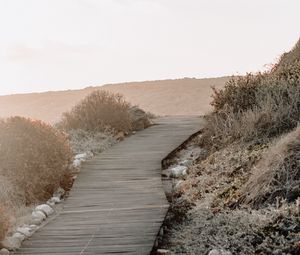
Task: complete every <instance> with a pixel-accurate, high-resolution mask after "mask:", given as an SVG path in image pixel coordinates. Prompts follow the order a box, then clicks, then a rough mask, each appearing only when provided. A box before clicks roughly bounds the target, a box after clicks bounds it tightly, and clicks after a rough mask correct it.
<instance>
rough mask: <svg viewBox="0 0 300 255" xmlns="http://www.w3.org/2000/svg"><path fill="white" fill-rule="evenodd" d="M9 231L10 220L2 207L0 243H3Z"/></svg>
mask: <svg viewBox="0 0 300 255" xmlns="http://www.w3.org/2000/svg"><path fill="white" fill-rule="evenodd" d="M8 229H9V218H8V214H7V211H6V209H5V207H4V206H0V241H2V240H3V239H4V238H5V236H6V233H7V232H8Z"/></svg>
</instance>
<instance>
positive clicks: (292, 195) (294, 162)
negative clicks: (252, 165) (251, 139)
mask: <svg viewBox="0 0 300 255" xmlns="http://www.w3.org/2000/svg"><path fill="white" fill-rule="evenodd" d="M299 159H300V127H298V128H297V129H296V130H294V131H293V132H290V133H289V134H288V135H286V136H283V137H282V138H281V139H280V140H279V141H278V142H277V143H275V144H274V145H273V147H271V148H270V150H268V151H267V152H266V153H265V154H264V156H263V157H262V159H261V161H260V162H259V163H258V165H257V166H256V169H255V170H254V172H253V174H252V176H251V177H250V179H249V181H248V182H247V183H246V185H245V187H243V188H242V191H241V194H243V195H242V197H241V199H240V202H244V203H250V204H252V205H254V206H260V205H262V204H267V203H274V202H275V201H276V200H278V199H286V200H287V201H288V202H291V201H294V200H296V199H297V198H298V197H299V195H300V161H299Z"/></svg>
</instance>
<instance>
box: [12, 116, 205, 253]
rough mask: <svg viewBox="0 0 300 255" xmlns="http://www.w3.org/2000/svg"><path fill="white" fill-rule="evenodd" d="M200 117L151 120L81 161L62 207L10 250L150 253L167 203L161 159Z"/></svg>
mask: <svg viewBox="0 0 300 255" xmlns="http://www.w3.org/2000/svg"><path fill="white" fill-rule="evenodd" d="M201 122H202V120H201V118H200V117H164V118H160V119H157V120H156V125H154V126H152V127H150V128H148V129H146V130H144V131H140V132H138V133H136V134H135V135H134V136H131V137H129V138H127V139H125V140H124V141H123V142H121V143H119V144H117V145H115V146H114V147H112V148H111V149H109V150H107V151H105V152H103V153H101V154H99V155H98V156H96V157H95V158H93V159H92V160H90V161H88V162H86V163H85V164H84V165H83V167H82V171H81V172H80V174H79V176H78V178H77V180H76V182H75V184H74V187H73V189H72V191H71V192H70V196H69V197H68V198H67V200H66V201H65V203H64V208H63V210H62V212H61V213H60V214H59V215H58V216H57V217H56V218H55V219H54V220H52V221H51V222H49V223H48V224H47V225H46V226H45V227H43V228H42V229H40V230H38V231H37V232H36V233H35V234H34V235H33V236H32V237H31V238H30V239H28V240H26V241H25V242H24V243H23V246H22V248H21V249H20V250H19V251H18V252H16V253H15V254H31V255H33V254H64V255H65V254H69V255H74V254H85V255H92V254H139V255H142V254H150V252H151V250H152V248H153V245H154V242H155V239H156V236H157V234H158V232H159V229H160V227H161V225H162V223H163V220H164V218H165V215H166V213H167V210H168V207H169V205H168V202H167V200H166V197H165V193H164V190H163V187H162V182H161V161H162V159H163V158H165V157H166V156H167V155H168V154H169V153H170V152H171V151H172V150H174V149H175V148H177V147H178V146H179V145H181V144H182V143H183V142H184V141H185V140H186V139H188V138H189V136H190V135H192V134H193V133H195V132H197V131H198V130H199V129H200V127H201V126H200V125H201Z"/></svg>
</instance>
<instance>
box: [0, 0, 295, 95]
mask: <svg viewBox="0 0 300 255" xmlns="http://www.w3.org/2000/svg"><path fill="white" fill-rule="evenodd" d="M299 10H300V1H299V0H26V1H24V0H0V95H4V94H13V93H24V92H25V93H27V92H39V91H49V90H66V89H79V88H84V87H88V86H97V85H101V84H105V83H117V82H127V81H144V80H158V79H175V78H182V77H196V78H204V77H217V76H225V75H233V74H245V73H246V72H257V71H260V70H265V69H266V68H267V66H268V65H269V64H271V63H274V62H275V61H276V60H277V59H278V58H279V56H280V54H281V53H283V52H285V51H288V50H290V49H291V48H292V46H293V45H294V44H295V43H296V41H297V40H298V39H299V36H300V31H299V24H300V15H299Z"/></svg>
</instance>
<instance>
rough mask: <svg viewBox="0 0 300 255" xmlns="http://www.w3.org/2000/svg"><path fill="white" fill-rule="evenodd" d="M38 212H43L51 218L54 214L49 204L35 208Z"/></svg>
mask: <svg viewBox="0 0 300 255" xmlns="http://www.w3.org/2000/svg"><path fill="white" fill-rule="evenodd" d="M35 210H36V211H42V212H43V213H44V214H45V215H46V216H50V215H51V214H53V213H54V210H53V209H52V208H51V206H49V205H47V204H42V205H39V206H37V207H36V208H35Z"/></svg>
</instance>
